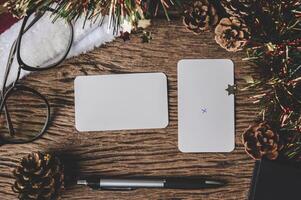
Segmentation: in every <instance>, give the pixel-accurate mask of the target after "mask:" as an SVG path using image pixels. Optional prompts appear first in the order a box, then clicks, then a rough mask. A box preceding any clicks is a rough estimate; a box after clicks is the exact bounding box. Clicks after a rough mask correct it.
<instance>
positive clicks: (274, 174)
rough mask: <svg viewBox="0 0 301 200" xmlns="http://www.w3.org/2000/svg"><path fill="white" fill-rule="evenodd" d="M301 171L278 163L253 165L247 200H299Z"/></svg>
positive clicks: (269, 162)
mask: <svg viewBox="0 0 301 200" xmlns="http://www.w3.org/2000/svg"><path fill="white" fill-rule="evenodd" d="M300 199H301V169H300V168H298V167H297V166H295V165H292V164H288V163H282V162H279V161H269V160H262V161H258V162H256V164H255V169H254V174H253V179H252V185H251V190H250V195H249V200H300Z"/></svg>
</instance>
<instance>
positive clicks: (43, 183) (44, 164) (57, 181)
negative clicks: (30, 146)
mask: <svg viewBox="0 0 301 200" xmlns="http://www.w3.org/2000/svg"><path fill="white" fill-rule="evenodd" d="M63 171H64V170H63V166H62V164H61V162H60V160H59V159H58V158H57V157H56V156H54V155H51V154H48V153H46V154H43V153H40V152H37V153H32V154H29V155H28V156H26V157H24V158H23V159H22V161H21V165H20V166H18V167H17V168H16V169H15V170H14V176H15V178H16V181H15V184H14V185H13V187H12V189H13V191H14V192H16V193H19V199H21V200H35V199H38V200H54V199H57V198H58V195H59V193H60V191H61V189H62V187H63V182H64V173H63Z"/></svg>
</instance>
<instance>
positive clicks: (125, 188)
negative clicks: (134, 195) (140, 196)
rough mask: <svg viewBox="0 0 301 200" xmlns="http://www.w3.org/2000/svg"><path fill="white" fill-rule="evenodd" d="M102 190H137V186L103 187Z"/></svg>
mask: <svg viewBox="0 0 301 200" xmlns="http://www.w3.org/2000/svg"><path fill="white" fill-rule="evenodd" d="M100 190H106V191H132V190H135V188H130V187H102V188H100Z"/></svg>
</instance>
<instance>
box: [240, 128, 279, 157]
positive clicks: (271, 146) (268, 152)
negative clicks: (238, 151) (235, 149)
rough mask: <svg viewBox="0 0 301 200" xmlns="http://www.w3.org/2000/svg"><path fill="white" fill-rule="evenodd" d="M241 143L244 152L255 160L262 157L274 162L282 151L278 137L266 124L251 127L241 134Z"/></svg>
mask: <svg viewBox="0 0 301 200" xmlns="http://www.w3.org/2000/svg"><path fill="white" fill-rule="evenodd" d="M242 142H243V144H244V145H245V150H246V152H247V153H248V154H249V155H250V156H251V157H252V158H253V159H255V160H259V159H261V158H262V157H266V158H268V159H270V160H275V159H276V158H277V157H278V155H279V151H280V150H281V149H282V145H281V143H280V141H279V135H278V134H277V133H275V132H273V131H272V130H271V127H270V126H269V125H268V124H267V123H266V122H261V123H259V124H258V123H256V124H253V125H251V126H250V127H249V128H248V129H247V130H246V131H245V132H244V133H243V136H242Z"/></svg>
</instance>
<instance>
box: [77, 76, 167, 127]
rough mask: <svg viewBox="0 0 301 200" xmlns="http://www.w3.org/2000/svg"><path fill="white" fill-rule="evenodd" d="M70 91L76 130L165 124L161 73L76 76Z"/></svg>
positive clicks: (164, 84) (165, 102)
mask: <svg viewBox="0 0 301 200" xmlns="http://www.w3.org/2000/svg"><path fill="white" fill-rule="evenodd" d="M74 88H75V126H76V129H77V130H78V131H106V130H128V129H152V128H165V127H166V126H167V125H168V95H167V78H166V75H165V74H164V73H136V74H118V75H97V76H78V77H76V79H75V81H74Z"/></svg>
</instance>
